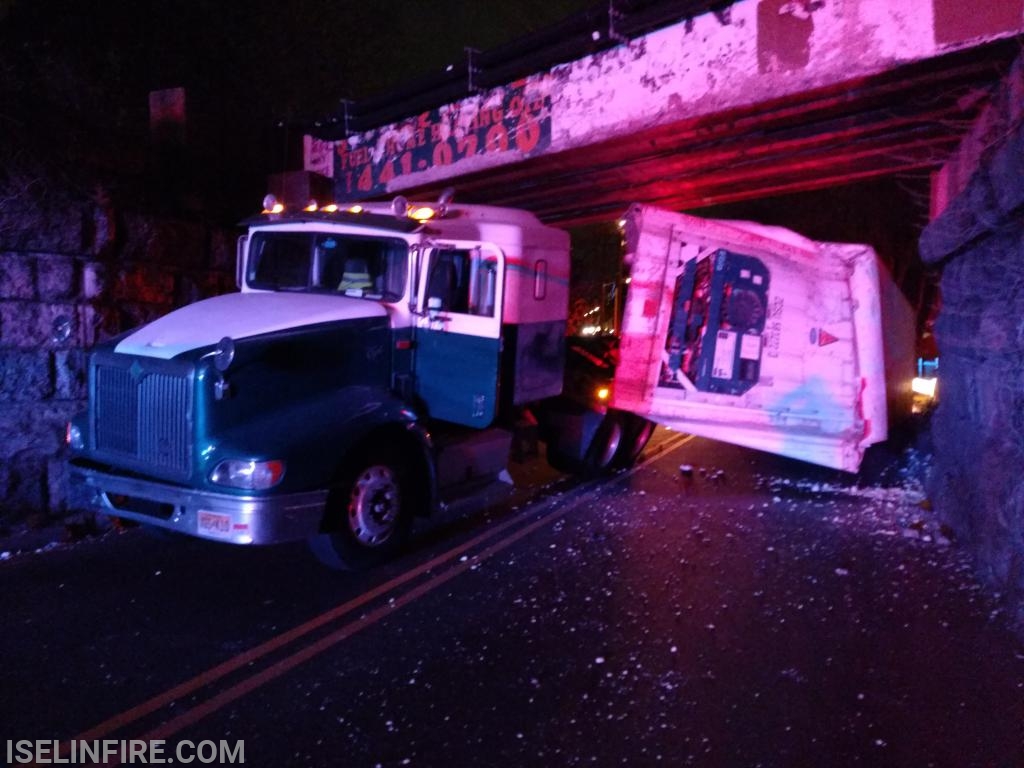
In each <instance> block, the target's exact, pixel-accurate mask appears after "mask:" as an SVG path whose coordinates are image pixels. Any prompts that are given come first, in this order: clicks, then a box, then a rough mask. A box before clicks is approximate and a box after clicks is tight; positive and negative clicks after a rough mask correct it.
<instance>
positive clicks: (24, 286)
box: [0, 252, 36, 299]
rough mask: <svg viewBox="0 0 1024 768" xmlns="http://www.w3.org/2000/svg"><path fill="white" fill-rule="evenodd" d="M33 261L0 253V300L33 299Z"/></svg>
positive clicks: (24, 257) (9, 253)
mask: <svg viewBox="0 0 1024 768" xmlns="http://www.w3.org/2000/svg"><path fill="white" fill-rule="evenodd" d="M33 266H34V265H33V260H32V259H31V258H29V257H28V256H23V255H21V254H18V253H11V252H6V253H0V299H34V298H36V295H35V287H34V282H35V281H34V277H33Z"/></svg>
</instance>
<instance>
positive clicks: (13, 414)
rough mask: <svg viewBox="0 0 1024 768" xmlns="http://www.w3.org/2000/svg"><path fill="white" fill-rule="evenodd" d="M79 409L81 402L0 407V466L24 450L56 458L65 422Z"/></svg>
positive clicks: (54, 402) (22, 403) (21, 403)
mask: <svg viewBox="0 0 1024 768" xmlns="http://www.w3.org/2000/svg"><path fill="white" fill-rule="evenodd" d="M81 408H82V403H81V402H80V401H54V400H47V401H44V402H42V403H39V402H35V403H33V402H31V401H24V402H4V403H3V404H0V435H3V436H4V437H3V439H2V440H0V464H4V463H5V462H8V461H10V460H11V458H12V457H13V456H15V455H17V454H18V453H21V452H23V451H27V450H35V451H39V452H40V453H43V454H47V455H53V454H56V453H57V452H58V451H59V450H61V448H62V446H63V445H64V435H65V431H66V427H67V423H68V421H69V420H70V419H71V417H72V416H73V415H74V414H75V413H77V412H78V411H80V410H81Z"/></svg>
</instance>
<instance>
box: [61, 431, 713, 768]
mask: <svg viewBox="0 0 1024 768" xmlns="http://www.w3.org/2000/svg"><path fill="white" fill-rule="evenodd" d="M692 439H693V437H692V436H690V435H678V434H677V435H672V436H671V437H669V438H667V439H666V440H665V441H663V442H662V443H660V444H659V445H658V446H657V448H655V449H654V450H652V451H650V452H649V454H648V455H647V456H646V457H645V458H644V460H643V461H642V462H640V463H639V464H637V466H636V467H634V468H633V469H631V470H629V471H628V472H626V473H624V474H625V475H628V474H632V473H633V472H635V471H636V470H638V469H639V468H640V467H642V466H644V465H646V464H648V463H650V462H652V461H654V460H655V459H656V458H658V457H660V456H662V455H664V454H665V453H667V452H669V451H671V450H674V449H675V448H678V447H680V446H682V445H683V444H685V443H687V442H689V441H690V440H692ZM622 476H624V475H620V477H622ZM601 485H602V482H601V481H598V480H594V481H590V482H588V483H584V484H583V485H581V486H578V487H577V489H576V490H577V491H579V492H580V495H579V496H578V497H577V499H576V500H575V501H574V502H573V503H571V504H569V505H566V506H556V507H555V508H554V509H550V510H548V511H546V512H545V511H541V510H543V509H544V507H545V506H550V505H552V504H557V503H558V502H557V501H554V502H553V501H551V500H543V501H539V502H537V503H535V504H531V505H530V507H528V508H527V509H525V510H524V511H522V512H520V513H518V514H517V515H515V516H513V517H511V518H509V519H508V520H505V521H503V522H500V523H498V524H496V525H494V526H492V527H490V528H488V529H487V530H486V531H484V532H483V533H481V534H479V535H478V536H476V537H474V538H472V539H470V540H469V541H467V542H465V543H463V544H460V545H458V546H457V547H453V548H452V549H450V550H448V551H446V552H444V553H443V554H441V555H438V556H437V557H435V558H433V559H431V560H428V561H427V562H425V563H422V564H421V565H419V566H417V567H416V568H413V569H412V570H409V571H406V572H405V573H402V574H401V575H399V576H396V577H395V578H393V579H390V580H389V581H386V582H384V583H383V584H380V585H379V586H377V587H374V588H373V589H371V590H370V591H368V592H364V593H363V594H361V595H359V597H356V598H353V599H352V600H349V601H347V602H344V603H342V604H340V605H338V606H336V607H334V608H332V609H331V610H329V611H326V612H324V613H322V614H320V615H319V616H316V617H314V618H312V619H310V620H309V621H306V622H304V623H303V624H300V625H298V626H297V627H294V628H293V629H290V630H288V631H287V632H283V633H282V634H280V635H277V636H276V637H273V638H271V639H270V640H267V641H265V642H263V643H260V644H259V645H257V646H255V647H253V648H250V649H249V650H247V651H244V652H243V653H240V654H238V655H237V656H234V657H232V658H230V659H228V660H226V661H224V662H222V663H220V664H218V665H216V666H214V667H211V668H210V669H208V670H206V671H205V672H202V673H200V674H198V675H196V676H195V677H193V678H191V679H189V680H186V681H185V682H183V683H180V684H178V685H176V686H174V687H173V688H169V689H168V690H166V691H164V692H163V693H160V694H158V695H156V696H154V697H152V698H151V699H147V700H146V701H144V702H142V703H141V704H138V705H136V706H134V707H131V708H130V709H127V710H125V711H124V712H121V713H119V714H117V715H114V716H113V717H110V718H108V719H106V720H104V721H103V722H101V723H99V724H97V725H95V726H93V727H92V728H90V729H88V730H87V731H84V732H82V733H80V734H79V735H78V736H76V737H75V738H74V741H92V740H97V739H104V738H106V737H108V736H110V735H111V734H114V733H116V732H117V731H120V730H122V729H124V728H126V727H128V726H129V725H132V724H133V723H136V722H138V721H139V720H141V719H143V718H144V717H147V716H148V715H151V714H153V713H154V712H156V711H158V710H160V709H162V708H163V707H166V706H168V705H170V704H171V703H173V702H175V701H179V700H181V699H182V698H184V697H185V696H188V695H189V694H192V693H194V692H195V691H197V690H199V689H201V688H204V687H206V686H208V685H211V684H213V683H215V682H217V681H218V680H220V679H221V678H223V677H225V676H227V675H229V674H231V673H232V672H236V671H237V670H239V669H242V668H243V667H246V666H248V665H250V664H252V663H254V662H256V661H258V660H260V659H262V658H263V657H265V656H267V655H269V654H271V653H273V652H274V651H277V650H279V649H281V648H283V647H285V646H287V645H288V644H290V643H292V642H294V641H296V640H299V639H300V638H302V637H305V636H306V635H309V634H310V633H312V632H314V631H315V630H317V629H319V628H321V627H324V626H326V625H328V624H330V623H332V622H334V621H337V620H338V619H341V618H343V617H345V616H347V615H348V614H350V613H352V612H353V611H356V610H357V609H359V608H362V607H363V606H366V605H369V604H370V603H373V602H374V601H375V600H378V599H379V598H383V597H384V596H386V595H388V593H391V592H394V591H395V590H396V589H398V588H400V587H402V586H404V585H406V584H408V583H409V582H412V581H414V580H415V579H417V578H419V577H421V576H423V575H424V574H429V573H430V572H431V571H433V570H435V569H437V568H439V567H440V566H444V565H446V564H448V563H451V562H452V561H453V560H455V559H456V558H459V557H461V556H462V555H463V554H465V553H467V552H470V551H472V550H474V549H475V548H477V547H479V546H481V545H483V544H485V543H487V542H488V541H491V540H493V539H496V538H497V539H498V541H495V542H494V543H493V544H491V545H490V546H487V547H485V548H484V549H482V550H480V551H479V552H477V553H475V554H474V555H472V557H468V558H462V559H460V560H459V561H458V562H456V563H454V564H453V565H451V566H450V567H448V568H447V569H445V570H444V571H443V572H441V573H438V574H436V575H434V576H432V577H430V578H429V579H427V580H426V581H424V582H422V583H421V584H418V585H416V586H414V587H412V588H411V589H409V590H408V591H406V592H403V593H402V594H401V595H399V596H398V597H393V598H391V599H389V600H387V601H384V602H383V604H381V605H379V606H378V607H376V608H373V609H372V610H370V611H369V612H368V613H365V614H362V615H360V616H359V617H358V618H356V619H353V620H351V621H349V622H347V623H346V624H344V625H342V626H341V627H339V628H338V629H336V630H334V631H333V632H330V633H329V634H327V635H324V636H323V637H321V638H319V639H318V640H315V641H313V642H311V643H309V644H308V645H305V646H303V647H301V648H299V649H298V650H296V651H294V652H293V653H291V654H290V655H288V656H285V657H284V658H282V659H280V660H278V661H276V662H274V663H272V664H270V665H269V666H266V667H264V668H263V669H261V670H260V671H258V672H256V673H254V674H252V675H250V676H248V677H246V678H245V679H243V680H241V681H239V682H237V683H235V684H233V685H231V686H230V687H228V688H225V689H224V690H222V691H220V692H219V693H216V694H214V695H213V696H211V697H210V698H208V699H206V700H205V701H202V702H201V703H199V704H197V705H195V706H193V707H190V708H189V709H188V711H187V712H183V713H182V714H180V715H178V716H176V717H174V718H172V719H170V720H168V721H167V722H165V723H163V724H161V725H159V726H156V727H155V728H153V729H151V730H150V731H148V732H147V733H145V734H143V735H141V736H138V737H133V738H138V739H140V740H142V741H155V740H166V739H168V737H170V736H173V735H174V734H176V733H179V732H181V731H182V730H184V729H185V728H188V727H189V726H191V725H194V724H195V723H197V722H198V721H200V720H202V719H203V718H205V717H207V716H209V715H212V714H213V713H215V712H217V711H218V710H220V709H222V708H223V707H225V706H227V705H228V704H230V703H231V702H233V701H236V700H237V699H240V698H242V697H243V696H245V695H247V694H249V693H251V692H252V691H254V690H256V689H257V688H260V687H261V686H263V685H265V684H267V683H269V682H271V681H272V680H275V679H277V678H278V677H281V676H282V675H284V674H285V673H286V672H288V671H289V670H292V669H294V668H295V667H297V666H299V665H300V664H303V663H305V662H306V661H309V660H310V659H312V658H313V657H315V656H317V655H319V654H321V653H323V652H324V651H326V650H328V649H329V648H332V647H333V646H335V645H337V644H338V643H340V642H342V641H344V640H346V639H347V638H349V637H352V636H353V635H355V634H356V633H358V632H361V631H362V630H364V629H366V628H368V627H371V626H373V625H374V624H376V623H377V622H379V621H380V620H381V619H383V618H385V617H387V616H391V615H393V614H394V613H395V611H397V610H398V609H400V608H402V607H404V606H406V605H408V604H409V603H412V602H414V601H415V600H418V599H419V598H420V597H423V596H424V595H426V594H429V593H430V592H433V591H434V590H435V589H437V588H438V587H440V586H441V585H443V584H445V583H447V582H449V581H451V580H452V579H454V578H455V577H456V576H458V575H460V574H462V573H464V572H465V571H466V570H468V569H470V568H472V567H474V566H475V565H476V564H478V563H480V562H483V561H485V560H488V559H489V558H491V557H493V556H494V555H496V554H497V553H499V552H501V551H502V550H504V549H507V548H508V547H510V546H512V545H513V544H515V543H516V542H517V541H519V540H520V539H522V538H524V537H526V536H529V535H530V534H531V533H533V532H534V531H536V530H537V529H539V528H543V527H544V526H546V525H549V524H550V523H552V522H554V521H555V520H558V519H559V518H561V517H564V516H565V515H567V514H569V513H570V512H572V511H574V510H576V509H578V508H579V507H581V506H583V505H584V504H585V503H586V502H587V501H589V498H590V496H591V495H592V494H593V493H594V492H595V491H596V490H597V489H598V488H599V487H600V486H601ZM537 515H540V516H539V517H537ZM533 517H536V519H534V520H532V521H531V522H527V523H526V524H525V525H524V524H523V523H524V522H526V521H527V520H529V519H530V518H533ZM517 526H520V527H517ZM512 529H514V530H512ZM510 530H511V533H508V534H507V535H504V536H503V535H502V534H505V533H506V532H508V531H510ZM499 537H500V538H499ZM68 754H70V748H69V745H68V744H67V743H64V744H62V745H61V748H60V755H68ZM118 764H119V763H118V762H108V763H106V765H108V766H116V765H118Z"/></svg>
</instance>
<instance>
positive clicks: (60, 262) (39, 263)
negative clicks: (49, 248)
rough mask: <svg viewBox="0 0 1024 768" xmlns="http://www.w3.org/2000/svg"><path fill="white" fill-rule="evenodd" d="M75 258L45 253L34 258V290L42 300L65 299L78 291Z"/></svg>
mask: <svg viewBox="0 0 1024 768" xmlns="http://www.w3.org/2000/svg"><path fill="white" fill-rule="evenodd" d="M76 271H77V270H76V266H75V260H74V259H73V258H71V257H70V256H59V255H47V256H40V257H37V259H36V291H37V295H38V296H39V298H40V299H42V300H43V301H52V300H54V299H66V298H68V297H70V296H72V295H74V294H77V293H78V284H77V280H76V278H75V273H76Z"/></svg>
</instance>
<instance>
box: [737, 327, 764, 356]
mask: <svg viewBox="0 0 1024 768" xmlns="http://www.w3.org/2000/svg"><path fill="white" fill-rule="evenodd" d="M740 357H742V358H743V359H744V360H760V359H761V337H760V336H758V335H757V334H756V333H745V334H743V338H742V339H741V340H740Z"/></svg>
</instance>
